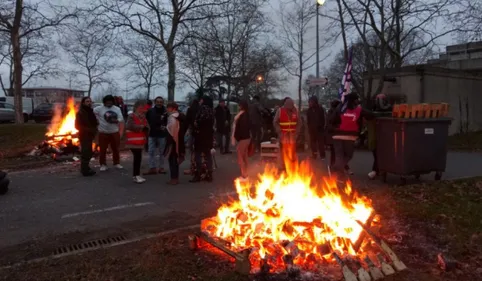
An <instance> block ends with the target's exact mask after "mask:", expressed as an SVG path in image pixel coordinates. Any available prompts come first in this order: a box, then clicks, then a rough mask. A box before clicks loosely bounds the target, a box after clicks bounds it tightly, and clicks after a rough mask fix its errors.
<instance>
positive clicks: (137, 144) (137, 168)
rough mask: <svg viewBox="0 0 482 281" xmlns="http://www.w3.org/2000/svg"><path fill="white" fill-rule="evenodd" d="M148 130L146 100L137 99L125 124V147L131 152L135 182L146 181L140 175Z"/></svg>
mask: <svg viewBox="0 0 482 281" xmlns="http://www.w3.org/2000/svg"><path fill="white" fill-rule="evenodd" d="M147 131H149V124H148V122H147V119H146V102H145V101H143V100H140V101H137V102H136V103H135V104H134V110H133V112H132V113H131V114H129V116H128V117H127V124H126V147H127V148H129V149H130V150H131V152H132V157H133V163H132V176H133V180H134V182H135V183H143V182H145V181H146V179H144V178H143V177H141V163H142V151H143V149H144V145H145V144H146V142H147V139H146V132H147Z"/></svg>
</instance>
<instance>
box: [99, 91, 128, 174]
mask: <svg viewBox="0 0 482 281" xmlns="http://www.w3.org/2000/svg"><path fill="white" fill-rule="evenodd" d="M102 102H103V104H104V105H102V106H98V107H96V108H95V109H94V114H95V116H96V117H97V121H98V122H99V127H98V130H99V149H100V155H99V162H100V171H106V170H107V161H106V155H107V148H108V147H109V146H110V148H111V150H112V159H113V161H114V167H116V168H117V169H122V168H123V167H122V165H121V164H120V156H119V146H120V139H121V136H122V133H123V131H124V118H123V116H122V112H121V110H120V108H119V107H117V106H115V105H114V103H115V98H114V96H112V95H107V96H105V97H104V98H103V100H102Z"/></svg>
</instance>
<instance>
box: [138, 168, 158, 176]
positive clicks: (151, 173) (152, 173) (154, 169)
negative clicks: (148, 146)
mask: <svg viewBox="0 0 482 281" xmlns="http://www.w3.org/2000/svg"><path fill="white" fill-rule="evenodd" d="M142 174H143V175H144V176H148V175H157V169H156V168H150V169H149V170H147V171H146V172H144V173H142Z"/></svg>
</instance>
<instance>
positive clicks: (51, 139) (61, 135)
mask: <svg viewBox="0 0 482 281" xmlns="http://www.w3.org/2000/svg"><path fill="white" fill-rule="evenodd" d="M66 106H67V107H66V109H65V110H64V109H63V108H62V107H60V106H55V107H54V115H53V118H52V122H51V123H50V126H49V127H48V129H47V133H46V134H45V136H46V137H47V141H46V142H47V143H48V144H49V145H51V146H53V147H57V148H62V147H65V146H67V145H74V146H78V145H79V139H78V137H77V133H78V132H79V131H78V130H77V129H76V128H75V115H76V112H77V110H76V108H75V102H74V99H73V98H69V99H68V100H67V104H66ZM66 112H67V114H65V113H66Z"/></svg>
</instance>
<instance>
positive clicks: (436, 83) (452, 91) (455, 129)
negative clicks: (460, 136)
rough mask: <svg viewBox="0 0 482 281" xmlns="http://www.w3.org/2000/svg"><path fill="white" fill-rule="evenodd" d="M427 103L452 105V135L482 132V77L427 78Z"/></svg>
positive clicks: (437, 76) (434, 75) (429, 75)
mask: <svg viewBox="0 0 482 281" xmlns="http://www.w3.org/2000/svg"><path fill="white" fill-rule="evenodd" d="M424 86H425V102H427V103H438V102H447V103H449V104H450V113H449V114H450V117H451V118H453V121H452V125H451V127H450V133H451V134H455V133H459V132H465V131H467V130H468V131H478V130H482V110H481V105H482V77H473V76H472V77H471V76H464V75H460V74H458V75H457V74H456V75H440V74H434V73H427V75H426V76H425V83H424Z"/></svg>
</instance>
